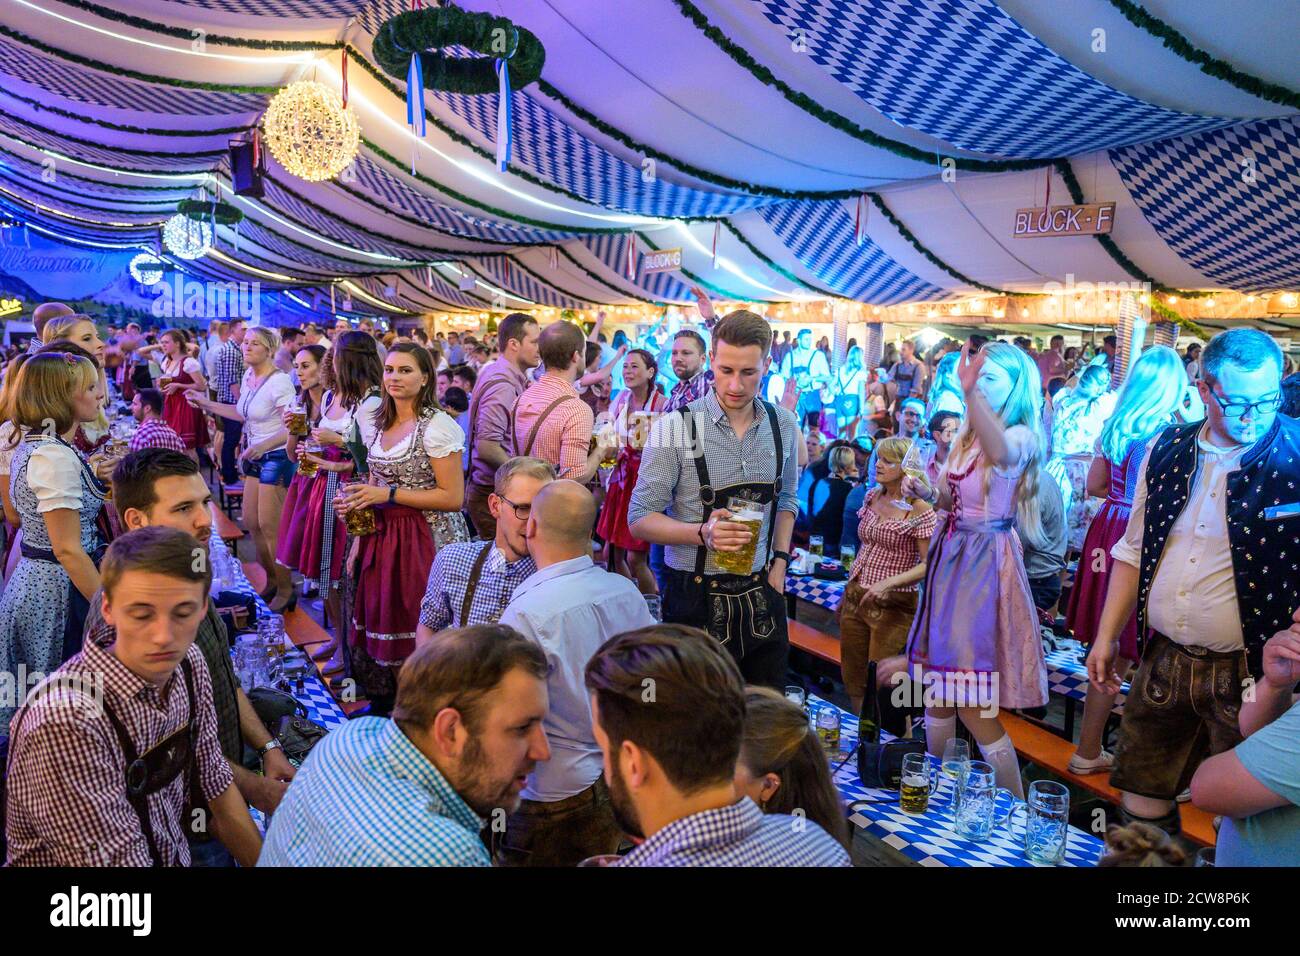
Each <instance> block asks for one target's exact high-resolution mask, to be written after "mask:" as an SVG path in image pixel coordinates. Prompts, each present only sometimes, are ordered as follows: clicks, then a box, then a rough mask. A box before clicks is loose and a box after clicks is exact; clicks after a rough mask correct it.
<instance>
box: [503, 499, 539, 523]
mask: <svg viewBox="0 0 1300 956" xmlns="http://www.w3.org/2000/svg"><path fill="white" fill-rule="evenodd" d="M497 497H498V498H500V499H501V500H502V501H504V502H505V503H506V504H508V505H509V506H510V507H511V508H514V509H515V517H516V518H518V519H519V520H520V521H527V520H528V516H529V515H530V514H532V512H533V503H532V502H531V501H530V502H528V504H526V505H517V504H515V503H514V502H513V501H511V500H510V499H509V498H507V497H506V496H505V495H497Z"/></svg>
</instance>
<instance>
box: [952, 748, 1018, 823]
mask: <svg viewBox="0 0 1300 956" xmlns="http://www.w3.org/2000/svg"><path fill="white" fill-rule="evenodd" d="M959 784H960V786H959V790H960V793H961V797H960V799H959V801H958V803H957V812H956V814H955V815H954V817H955V823H956V830H957V834H958V836H962V837H965V838H966V839H967V840H987V839H988V838H989V837H990V836H992V834H993V829H994V827H996V826H999V825H1001V824H1003V823H1005V822H1006V821H1007V819H1008V818H1009V817H1010V816H1011V814H1010V812H1008V813H1007V816H1006V817H1003V818H1002V819H1001V820H999V819H998V814H997V798H998V794H1000V793H1005V794H1006V795H1007V796H1008V797H1011V798H1012V799H1014V794H1012V793H1011V791H1010V790H1007V789H1006V788H1005V787H999V786H998V785H997V775H996V774H995V773H994V770H993V767H992V765H990V764H988V763H986V762H985V761H983V760H972V761H970V762H969V763H968V764H967V765H966V778H965V780H964V781H959Z"/></svg>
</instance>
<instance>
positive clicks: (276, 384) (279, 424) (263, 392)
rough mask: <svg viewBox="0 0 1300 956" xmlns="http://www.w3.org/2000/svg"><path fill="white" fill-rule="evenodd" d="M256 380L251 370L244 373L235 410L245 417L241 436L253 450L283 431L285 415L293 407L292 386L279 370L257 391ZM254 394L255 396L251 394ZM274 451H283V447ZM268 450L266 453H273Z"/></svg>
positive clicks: (270, 449)
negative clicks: (246, 438) (243, 435)
mask: <svg viewBox="0 0 1300 956" xmlns="http://www.w3.org/2000/svg"><path fill="white" fill-rule="evenodd" d="M256 381H257V376H256V375H254V374H253V370H252V369H251V368H250V369H249V370H248V371H246V372H245V373H244V381H243V383H242V384H241V385H240V386H239V404H238V405H237V406H236V407H237V408H238V409H239V411H240V413H241V414H243V416H244V434H245V435H247V436H248V447H249V448H253V447H255V446H257V445H260V444H261V443H262V442H264V441H267V440H268V439H269V438H271V436H273V435H274V434H275V433H276V432H278V431H282V430H283V429H284V411H285V409H287V408H288V407H289V406H290V405H291V404H293V397H294V396H293V382H291V381H290V380H289V376H288V375H285V374H284V373H283V372H281V371H280V370H279V369H276V370H275V371H273V372H272V373H271V377H270V378H269V379H267V381H265V382H264V383H263V384H262V387H261V388H258V387H257V385H256V384H254V383H255V382H256ZM254 391H256V392H257V394H256V395H254V394H253V392H254ZM277 447H283V443H281V445H279V446H277ZM274 450H275V449H274V448H268V449H266V451H274Z"/></svg>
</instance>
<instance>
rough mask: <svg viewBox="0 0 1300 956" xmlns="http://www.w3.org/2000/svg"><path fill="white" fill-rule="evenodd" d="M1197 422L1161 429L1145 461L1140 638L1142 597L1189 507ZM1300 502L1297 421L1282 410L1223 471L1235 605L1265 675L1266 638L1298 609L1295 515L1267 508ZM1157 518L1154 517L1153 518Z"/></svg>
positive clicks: (1142, 615) (1254, 670)
mask: <svg viewBox="0 0 1300 956" xmlns="http://www.w3.org/2000/svg"><path fill="white" fill-rule="evenodd" d="M1200 427H1201V426H1200V423H1196V424H1191V425H1176V426H1173V427H1171V428H1168V429H1166V430H1165V431H1164V432H1163V433H1162V434H1161V436H1160V438H1159V440H1158V441H1157V442H1156V445H1155V447H1154V448H1153V449H1152V450H1151V458H1150V460H1149V462H1148V464H1147V470H1146V482H1147V505H1146V523H1145V525H1144V527H1143V529H1142V557H1141V563H1140V565H1139V568H1138V620H1137V624H1138V636H1139V639H1142V640H1145V636H1146V633H1147V598H1148V596H1149V595H1150V593H1151V583H1152V581H1153V579H1154V578H1155V574H1156V570H1157V568H1159V566H1160V557H1161V555H1162V554H1163V553H1164V548H1165V542H1166V541H1167V540H1168V538H1169V532H1170V529H1172V528H1173V526H1174V522H1176V521H1177V520H1178V516H1179V515H1180V514H1182V512H1183V508H1185V507H1186V506H1187V499H1188V497H1189V496H1190V493H1191V488H1192V482H1194V481H1195V480H1196V477H1197V473H1198V471H1199V470H1200V464H1201V462H1200V449H1199V448H1198V446H1197V443H1196V433H1197V432H1198V431H1199V430H1200ZM1297 501H1300V422H1297V421H1296V420H1295V419H1293V418H1288V417H1286V416H1285V415H1281V414H1279V415H1278V416H1277V419H1276V420H1275V421H1274V423H1273V427H1272V428H1271V429H1269V431H1268V434H1267V435H1265V436H1264V437H1263V438H1262V439H1261V440H1260V441H1258V442H1256V443H1255V445H1254V446H1253V447H1251V448H1250V449H1249V450H1248V451H1247V452H1246V453H1245V455H1243V456H1242V459H1241V467H1240V468H1239V469H1237V470H1236V471H1234V472H1232V473H1231V474H1229V475H1228V480H1227V500H1226V501H1225V502H1224V507H1225V508H1226V509H1227V521H1228V546H1229V547H1230V548H1231V550H1232V570H1233V579H1234V582H1235V584H1236V590H1237V608H1238V612H1239V613H1240V615H1241V631H1242V636H1243V638H1244V639H1245V644H1246V663H1247V665H1248V667H1249V669H1250V673H1251V674H1252V675H1254V676H1255V677H1256V678H1258V677H1259V676H1260V674H1261V673H1262V662H1263V648H1264V643H1265V642H1266V641H1267V640H1268V639H1269V638H1270V637H1272V636H1273V635H1274V634H1276V633H1277V632H1278V631H1281V630H1284V629H1285V628H1286V627H1288V626H1289V624H1290V622H1291V615H1292V613H1293V612H1294V611H1295V610H1296V608H1297V607H1300V515H1297V516H1295V517H1280V516H1277V515H1275V514H1274V513H1273V511H1272V509H1274V508H1275V507H1277V506H1279V505H1286V504H1292V503H1294V502H1297ZM1157 516H1158V517H1157Z"/></svg>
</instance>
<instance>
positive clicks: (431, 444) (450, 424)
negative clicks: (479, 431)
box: [361, 411, 465, 461]
mask: <svg viewBox="0 0 1300 956" xmlns="http://www.w3.org/2000/svg"><path fill="white" fill-rule="evenodd" d="M418 430H419V424H418V423H417V424H416V427H415V428H412V429H411V433H410V434H409V435H407V436H406V437H405V438H403V439H402V440H401V441H399V442H398V443H397V444H396V445H395V446H393V447H392V448H389V449H388V450H387V451H385V450H384V447H383V433H382V432H380V431H379V429H378V428H377V427H376V426H375V425H374V424H373V422H372V420H371V418H370V416H369V415H366V416H363V417H362V419H361V437H362V440H364V441H365V443H366V448H367V450H368V453H369V457H371V458H378V459H380V460H381V461H394V460H396V459H399V458H405V457H406V456H407V454H408V453H409V452H410V450H411V442H412V441H414V440H415V433H416V432H417V431H418ZM464 448H465V433H464V432H463V431H461V430H460V426H459V425H457V424H456V419H454V418H452V417H451V416H450V415H448V414H447V413H446V412H442V411H440V412H436V413H435V414H434V416H433V418H431V419H430V420H429V423H428V424H427V425H425V426H424V453H425V454H426V455H428V456H429V457H430V458H446V457H447V456H448V455H454V454H456V453H457V452H459V451H463V450H464Z"/></svg>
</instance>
